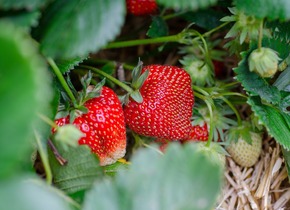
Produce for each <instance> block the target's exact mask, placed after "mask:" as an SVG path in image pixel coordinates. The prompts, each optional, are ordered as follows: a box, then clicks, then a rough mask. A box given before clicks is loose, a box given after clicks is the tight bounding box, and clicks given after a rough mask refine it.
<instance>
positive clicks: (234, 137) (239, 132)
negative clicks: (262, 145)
mask: <svg viewBox="0 0 290 210" xmlns="http://www.w3.org/2000/svg"><path fill="white" fill-rule="evenodd" d="M251 132H254V130H253V127H252V125H251V124H250V123H249V122H246V121H243V122H242V125H238V126H232V127H231V128H230V129H229V130H228V131H227V133H226V136H227V143H231V142H234V143H237V141H238V139H239V138H242V139H243V140H244V141H245V142H247V143H248V144H252V137H251Z"/></svg>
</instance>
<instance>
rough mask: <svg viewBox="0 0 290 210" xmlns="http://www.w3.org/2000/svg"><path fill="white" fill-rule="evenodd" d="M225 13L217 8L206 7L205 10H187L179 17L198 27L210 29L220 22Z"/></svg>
mask: <svg viewBox="0 0 290 210" xmlns="http://www.w3.org/2000/svg"><path fill="white" fill-rule="evenodd" d="M225 15H226V14H225V13H223V12H221V11H219V10H214V9H211V8H208V9H206V10H198V11H195V12H187V13H185V14H184V15H182V16H181V17H182V18H184V19H185V20H187V21H188V22H190V23H194V24H195V25H197V26H199V27H202V28H204V29H206V30H211V29H213V28H215V27H218V26H219V25H220V24H221V22H220V19H221V18H222V17H225Z"/></svg>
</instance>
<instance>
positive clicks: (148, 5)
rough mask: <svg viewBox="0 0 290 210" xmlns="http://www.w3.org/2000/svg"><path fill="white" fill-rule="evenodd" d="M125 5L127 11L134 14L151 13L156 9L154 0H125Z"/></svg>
mask: <svg viewBox="0 0 290 210" xmlns="http://www.w3.org/2000/svg"><path fill="white" fill-rule="evenodd" d="M126 6H127V11H128V13H130V14H133V15H136V16H140V15H152V14H154V13H155V12H156V10H157V4H156V1H155V0H126Z"/></svg>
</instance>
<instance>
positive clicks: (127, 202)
mask: <svg viewBox="0 0 290 210" xmlns="http://www.w3.org/2000/svg"><path fill="white" fill-rule="evenodd" d="M221 180H222V170H221V168H220V167H219V166H218V165H217V164H215V163H213V162H211V161H210V160H209V158H208V157H207V156H206V155H205V154H203V152H201V151H197V147H196V145H195V144H186V145H184V147H182V146H181V145H177V144H173V145H170V146H169V147H168V150H167V151H166V153H165V155H164V156H161V155H160V154H159V153H157V152H156V151H155V150H152V149H144V150H142V151H139V153H137V155H136V156H135V157H133V159H132V165H131V166H130V168H129V169H128V170H127V171H121V172H120V173H119V174H117V175H116V176H115V179H114V180H111V179H107V180H105V181H104V182H101V183H96V184H95V185H94V186H93V189H92V190H91V191H89V192H88V193H87V195H86V197H85V201H84V206H83V209H84V210H93V209H111V210H117V209H118V210H134V209H138V210H143V209H144V210H145V209H146V210H148V209H166V210H176V209H195V210H202V209H211V208H212V207H213V205H214V204H215V201H216V198H217V195H218V193H219V192H220V188H221ZM103 195H106V196H103Z"/></svg>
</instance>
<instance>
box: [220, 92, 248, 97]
mask: <svg viewBox="0 0 290 210" xmlns="http://www.w3.org/2000/svg"><path fill="white" fill-rule="evenodd" d="M221 96H240V97H243V98H248V97H247V96H245V95H244V94H241V93H236V92H225V93H219V94H216V95H215V97H216V98H219V97H221Z"/></svg>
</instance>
